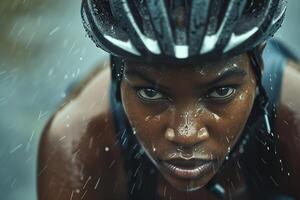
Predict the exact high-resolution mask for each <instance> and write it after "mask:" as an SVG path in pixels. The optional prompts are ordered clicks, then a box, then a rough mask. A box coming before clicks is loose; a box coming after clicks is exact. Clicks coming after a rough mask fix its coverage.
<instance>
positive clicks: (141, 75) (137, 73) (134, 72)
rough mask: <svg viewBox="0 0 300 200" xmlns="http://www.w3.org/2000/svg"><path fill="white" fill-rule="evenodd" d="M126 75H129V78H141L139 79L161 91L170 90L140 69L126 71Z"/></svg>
mask: <svg viewBox="0 0 300 200" xmlns="http://www.w3.org/2000/svg"><path fill="white" fill-rule="evenodd" d="M125 74H126V75H129V76H135V77H139V78H141V79H143V80H144V81H146V82H148V83H150V84H152V85H154V86H155V87H157V88H161V89H164V90H169V88H168V87H166V86H163V85H160V84H158V83H157V80H154V79H152V78H150V77H149V76H148V75H147V74H146V73H145V72H144V71H140V70H139V69H129V70H126V72H125Z"/></svg>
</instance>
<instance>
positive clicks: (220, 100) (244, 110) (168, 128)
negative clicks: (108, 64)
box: [121, 54, 256, 191]
mask: <svg viewBox="0 0 300 200" xmlns="http://www.w3.org/2000/svg"><path fill="white" fill-rule="evenodd" d="M255 88H256V81H255V74H254V72H253V70H252V68H251V64H250V60H249V57H248V55H247V54H243V55H239V56H236V57H233V58H230V59H226V60H222V61H218V62H213V63H208V64H203V65H200V64H199V65H192V66H179V65H178V66H176V65H162V64H161V65H154V64H145V63H141V62H136V61H132V60H126V61H125V70H124V77H123V80H122V82H121V96H122V102H123V106H124V109H125V112H126V115H127V117H128V120H129V122H130V124H131V126H132V128H133V132H134V134H136V137H137V139H138V141H139V143H140V144H141V145H142V147H143V148H144V149H145V152H146V153H147V155H148V156H149V158H150V159H151V160H152V162H153V163H154V164H155V165H156V167H157V168H158V170H159V171H160V172H161V174H162V175H163V176H164V177H165V179H166V180H167V181H168V182H169V183H170V184H171V185H173V186H174V187H175V188H177V189H179V190H185V191H191V190H195V189H198V188H201V187H203V186H204V185H205V184H207V183H208V182H209V181H210V179H211V178H212V177H213V176H214V175H215V174H216V172H217V171H218V169H219V168H220V166H221V165H222V163H223V161H224V160H225V159H226V156H227V155H228V153H229V152H230V150H231V149H232V148H233V147H234V145H235V144H236V141H237V139H238V138H239V136H240V135H241V132H242V130H243V128H244V126H245V123H246V121H247V119H248V116H249V114H250V111H251V109H252V106H253V102H254V99H255Z"/></svg>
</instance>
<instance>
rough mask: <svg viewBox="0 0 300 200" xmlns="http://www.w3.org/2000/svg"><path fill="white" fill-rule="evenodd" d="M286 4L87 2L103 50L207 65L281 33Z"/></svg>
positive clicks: (88, 19) (273, 0)
mask: <svg viewBox="0 0 300 200" xmlns="http://www.w3.org/2000/svg"><path fill="white" fill-rule="evenodd" d="M285 10H286V0H228V1H223V0H83V1H82V18H83V21H84V27H85V29H86V31H87V33H88V35H89V36H90V37H91V38H92V40H93V41H94V42H95V44H96V45H97V46H98V47H101V48H102V49H104V50H105V51H107V52H109V53H110V54H112V55H114V56H118V57H133V58H136V59H141V58H142V59H145V58H147V59H151V60H154V61H155V60H159V61H161V60H162V59H163V60H164V61H175V62H185V61H189V62H190V61H199V60H201V61H203V60H206V59H212V58H213V59H216V58H217V57H226V56H228V55H236V54H239V53H242V52H245V51H248V50H251V49H253V48H254V47H256V46H258V45H259V44H260V43H262V42H264V41H265V40H267V39H268V38H269V37H271V36H273V34H274V33H275V32H276V31H277V30H278V29H279V27H280V26H281V23H282V21H283V18H284V14H285Z"/></svg>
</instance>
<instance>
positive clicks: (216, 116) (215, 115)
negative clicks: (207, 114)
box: [212, 113, 220, 121]
mask: <svg viewBox="0 0 300 200" xmlns="http://www.w3.org/2000/svg"><path fill="white" fill-rule="evenodd" d="M212 115H213V117H214V119H215V120H217V121H219V120H220V117H219V116H218V115H217V114H215V113H212Z"/></svg>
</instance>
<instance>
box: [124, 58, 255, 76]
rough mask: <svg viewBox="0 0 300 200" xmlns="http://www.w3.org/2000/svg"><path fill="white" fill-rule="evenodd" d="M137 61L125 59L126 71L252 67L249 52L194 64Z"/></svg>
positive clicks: (213, 70) (214, 70) (205, 71)
mask: <svg viewBox="0 0 300 200" xmlns="http://www.w3.org/2000/svg"><path fill="white" fill-rule="evenodd" d="M146 60H147V59H145V62H142V61H136V60H132V59H125V73H126V71H128V70H139V71H141V70H142V71H143V72H145V73H147V72H149V73H150V74H152V73H154V74H156V75H157V74H162V73H163V74H164V75H167V74H168V72H172V74H173V73H176V72H177V73H181V72H186V73H188V72H200V73H202V74H206V75H215V74H216V73H218V72H220V71H222V70H224V69H226V68H230V67H238V68H243V69H244V70H245V71H248V70H249V68H250V59H249V55H248V54H247V53H244V54H240V55H238V56H233V57H230V58H225V59H219V60H214V61H210V62H203V63H201V62H199V63H196V64H195V63H193V64H189V63H187V64H176V63H172V64H166V63H151V62H148V61H146Z"/></svg>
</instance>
